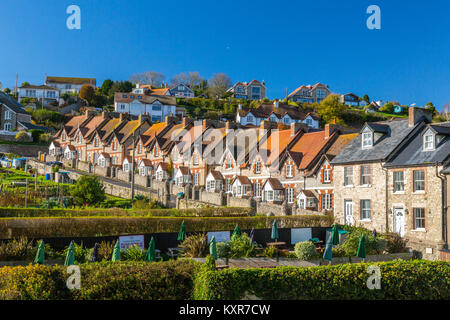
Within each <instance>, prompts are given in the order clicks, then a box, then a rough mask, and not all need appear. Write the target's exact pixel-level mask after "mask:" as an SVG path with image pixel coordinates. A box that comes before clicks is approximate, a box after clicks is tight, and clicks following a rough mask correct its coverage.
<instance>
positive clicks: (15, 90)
mask: <svg viewBox="0 0 450 320" xmlns="http://www.w3.org/2000/svg"><path fill="white" fill-rule="evenodd" d="M18 81H19V74H18V73H16V87H15V88H14V96H15V97H16V99H17V82H18Z"/></svg>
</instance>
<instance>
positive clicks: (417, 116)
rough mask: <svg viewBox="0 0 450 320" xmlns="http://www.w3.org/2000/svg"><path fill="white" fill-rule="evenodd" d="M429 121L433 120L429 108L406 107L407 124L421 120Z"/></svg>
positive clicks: (412, 124)
mask: <svg viewBox="0 0 450 320" xmlns="http://www.w3.org/2000/svg"><path fill="white" fill-rule="evenodd" d="M423 120H425V121H426V122H431V121H432V120H433V113H432V112H431V111H430V110H427V109H424V108H418V107H409V109H408V121H409V122H408V124H409V126H410V127H414V126H416V125H417V124H418V123H420V122H421V121H423Z"/></svg>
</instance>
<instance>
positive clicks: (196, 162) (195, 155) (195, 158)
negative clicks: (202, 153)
mask: <svg viewBox="0 0 450 320" xmlns="http://www.w3.org/2000/svg"><path fill="white" fill-rule="evenodd" d="M193 164H194V165H198V153H194V161H193Z"/></svg>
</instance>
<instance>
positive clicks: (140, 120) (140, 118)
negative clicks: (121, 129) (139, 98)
mask: <svg viewBox="0 0 450 320" xmlns="http://www.w3.org/2000/svg"><path fill="white" fill-rule="evenodd" d="M138 123H139V124H140V125H141V124H142V114H140V115H139V116H138Z"/></svg>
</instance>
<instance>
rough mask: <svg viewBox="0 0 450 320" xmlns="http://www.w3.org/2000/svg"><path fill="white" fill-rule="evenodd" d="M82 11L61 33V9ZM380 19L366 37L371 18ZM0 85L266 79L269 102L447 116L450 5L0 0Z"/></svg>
mask: <svg viewBox="0 0 450 320" xmlns="http://www.w3.org/2000/svg"><path fill="white" fill-rule="evenodd" d="M71 4H76V5H78V6H79V7H80V8H81V30H68V29H67V27H66V19H67V17H68V14H66V8H67V7H68V6H69V5H71ZM371 4H376V5H378V6H379V7H380V9H381V30H369V29H368V28H367V27H366V20H367V18H368V17H369V15H368V14H366V9H367V7H368V6H369V5H371ZM0 13H1V15H0V17H1V18H0V35H1V37H2V40H3V41H2V45H1V47H0V81H1V82H2V83H3V87H5V86H8V87H13V86H14V83H15V75H16V73H18V74H19V84H20V83H21V82H23V81H28V82H30V83H33V84H40V83H43V81H44V78H45V74H47V75H54V76H79V77H95V78H97V82H98V84H101V82H102V81H103V80H104V79H106V78H111V79H113V80H127V79H128V78H129V77H130V75H131V74H133V73H136V72H142V71H146V70H156V71H159V72H161V73H163V74H165V75H166V79H167V80H169V79H170V78H171V77H172V76H173V75H174V74H176V73H179V72H183V71H199V72H200V74H201V75H202V76H203V77H205V78H209V77H211V76H212V75H213V74H214V73H217V72H225V73H226V74H228V75H229V76H230V77H231V79H232V80H233V81H234V82H235V81H239V80H240V81H251V80H252V79H259V80H265V81H266V84H267V87H268V96H269V98H283V97H284V96H285V93H286V88H288V91H289V92H290V91H292V90H293V89H295V88H296V87H298V86H299V85H302V84H314V83H316V82H319V81H320V82H322V83H325V84H328V85H329V86H330V89H331V90H332V91H334V92H339V93H346V92H354V93H356V94H359V95H363V94H365V93H367V94H369V96H370V98H371V99H372V100H376V99H383V100H385V101H387V100H398V101H399V102H400V103H402V104H411V103H417V105H424V104H425V103H427V102H428V101H432V102H434V103H435V105H436V106H437V107H438V109H442V106H443V105H444V103H447V102H450V1H447V0H428V1H423V0H420V1H419V0H413V1H403V0H389V1H386V0H383V1H381V0H371V1H365V0H346V1H340V0H322V1H303V0H296V1H285V0H278V1H265V0H260V1H245V0H241V1H234V0H227V1H217V0H216V1H211V0H200V1H195V0H194V1H178V0H172V1H161V0H159V1H154V0H146V1H136V0H127V1H114V0H89V1H88V0H71V1H65V0H41V1H38V0H0Z"/></svg>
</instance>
